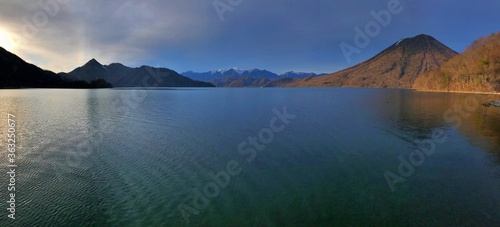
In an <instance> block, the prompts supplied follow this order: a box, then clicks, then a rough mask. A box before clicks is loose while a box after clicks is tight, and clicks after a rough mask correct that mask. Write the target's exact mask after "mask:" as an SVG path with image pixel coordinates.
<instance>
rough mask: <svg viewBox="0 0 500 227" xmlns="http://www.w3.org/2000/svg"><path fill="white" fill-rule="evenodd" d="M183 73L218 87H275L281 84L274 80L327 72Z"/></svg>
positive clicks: (233, 71)
mask: <svg viewBox="0 0 500 227" xmlns="http://www.w3.org/2000/svg"><path fill="white" fill-rule="evenodd" d="M182 75H184V76H186V77H189V78H191V79H195V80H201V81H206V82H210V83H212V84H214V85H215V86H217V87H273V86H274V84H281V83H272V82H273V81H276V80H280V81H281V80H282V79H283V78H305V77H308V76H319V75H325V74H315V73H304V72H293V71H290V72H287V73H284V74H281V75H278V74H276V73H273V72H270V71H267V70H261V69H251V70H242V69H238V68H229V69H219V70H214V71H210V72H201V73H199V72H193V71H188V72H184V73H182Z"/></svg>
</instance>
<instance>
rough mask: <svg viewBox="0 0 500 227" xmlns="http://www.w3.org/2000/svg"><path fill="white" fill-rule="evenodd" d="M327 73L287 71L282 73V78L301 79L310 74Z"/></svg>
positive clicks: (322, 74)
mask: <svg viewBox="0 0 500 227" xmlns="http://www.w3.org/2000/svg"><path fill="white" fill-rule="evenodd" d="M324 75H326V73H321V74H316V73H305V72H294V71H290V72H286V73H283V74H281V75H280V78H292V79H301V78H306V77H308V76H324Z"/></svg>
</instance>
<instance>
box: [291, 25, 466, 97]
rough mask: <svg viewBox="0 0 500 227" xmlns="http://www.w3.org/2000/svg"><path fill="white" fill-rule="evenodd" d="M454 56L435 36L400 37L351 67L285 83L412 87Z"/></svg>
mask: <svg viewBox="0 0 500 227" xmlns="http://www.w3.org/2000/svg"><path fill="white" fill-rule="evenodd" d="M455 55H457V52H455V51H453V50H452V49H450V48H449V47H447V46H445V45H444V44H442V43H441V42H439V41H438V40H436V39H435V38H434V37H432V36H429V35H424V34H422V35H418V36H415V37H412V38H406V39H402V40H400V41H398V42H396V43H394V44H393V45H391V46H389V47H388V48H387V49H385V50H383V51H382V52H380V53H379V54H377V55H376V56H375V57H373V58H371V59H368V60H367V61H365V62H362V63H360V64H358V65H355V66H353V67H351V68H348V69H345V70H342V71H339V72H336V73H333V74H329V75H325V76H320V77H315V78H308V79H303V80H295V81H294V82H292V83H290V84H287V85H285V86H339V87H340V86H342V87H394V88H411V86H412V84H413V82H414V81H415V80H416V78H417V77H418V76H420V75H422V74H424V73H426V72H428V71H430V70H433V69H436V68H439V66H441V64H443V63H444V62H445V61H446V60H447V59H449V58H451V57H453V56H455Z"/></svg>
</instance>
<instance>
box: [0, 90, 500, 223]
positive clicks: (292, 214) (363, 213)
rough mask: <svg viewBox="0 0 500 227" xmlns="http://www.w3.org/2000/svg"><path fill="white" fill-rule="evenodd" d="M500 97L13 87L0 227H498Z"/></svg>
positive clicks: (7, 98)
mask: <svg viewBox="0 0 500 227" xmlns="http://www.w3.org/2000/svg"><path fill="white" fill-rule="evenodd" d="M495 98H496V99H500V97H499V96H488V95H468V94H445V93H420V92H415V91H411V90H398V89H351V88H333V89H329V88H321V89H299V88H297V89H156V90H148V91H145V90H126V89H123V90H1V91H0V100H1V105H0V136H1V138H0V141H1V143H0V144H1V145H0V149H1V153H0V154H1V155H0V166H1V172H2V175H1V176H0V197H1V201H2V203H1V204H2V205H1V207H0V210H1V212H0V213H1V216H0V226H186V225H189V226H333V225H338V226H346V225H350V226H352V225H354V226H364V225H378V226H390V225H413V226H422V225H439V226H443V225H444V226H446V225H453V226H455V225H459V226H500V109H495V108H485V107H483V106H480V105H478V103H482V102H485V101H489V100H491V99H495ZM9 113H10V114H13V115H14V116H15V120H16V123H17V125H16V130H17V131H16V145H17V151H16V155H17V156H16V159H15V161H16V164H17V168H16V177H15V180H16V182H15V183H16V191H15V193H16V197H15V199H16V203H15V204H16V216H15V217H16V219H15V220H10V219H9V218H8V217H7V215H8V214H9V212H8V211H7V210H6V208H7V207H8V206H9V204H8V203H6V201H7V200H9V197H8V193H9V192H8V190H7V187H8V186H7V184H8V183H9V176H8V175H7V174H5V173H6V172H7V171H9V168H7V167H6V166H7V164H8V161H7V157H6V154H7V145H6V144H7V143H8V142H7V131H8V128H7V127H8V126H7V115H8V114H9ZM433 135H434V136H433ZM419 141H426V142H423V143H420V142H419ZM252 144H253V145H252ZM398 168H399V169H398Z"/></svg>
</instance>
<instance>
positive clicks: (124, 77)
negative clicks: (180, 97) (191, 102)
mask: <svg viewBox="0 0 500 227" xmlns="http://www.w3.org/2000/svg"><path fill="white" fill-rule="evenodd" d="M59 75H61V76H62V77H64V78H72V79H78V80H83V81H92V80H96V79H104V80H106V81H108V82H109V83H111V84H112V85H113V86H114V87H149V86H155V87H213V86H214V85H213V84H210V83H207V82H202V81H196V80H192V79H190V78H187V77H185V76H182V75H180V74H178V73H177V72H175V71H174V70H171V69H168V68H163V67H160V68H155V67H151V66H147V65H143V66H140V67H136V68H132V67H128V66H125V65H123V64H122V63H111V64H109V65H103V64H101V63H99V61H97V60H96V59H94V58H92V59H91V60H89V61H88V62H87V63H85V64H84V65H83V66H80V67H77V68H75V69H74V70H72V71H71V72H68V73H59ZM151 78H154V79H155V82H148V81H149V80H150V79H151ZM151 81H153V79H151Z"/></svg>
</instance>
